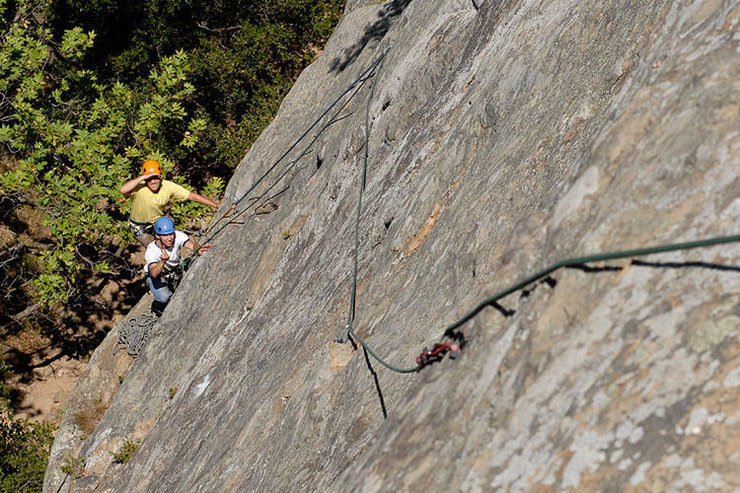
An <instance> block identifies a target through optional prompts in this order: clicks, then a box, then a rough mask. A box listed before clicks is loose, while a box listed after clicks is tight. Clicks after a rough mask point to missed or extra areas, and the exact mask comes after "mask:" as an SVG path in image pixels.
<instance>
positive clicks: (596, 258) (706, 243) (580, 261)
mask: <svg viewBox="0 0 740 493" xmlns="http://www.w3.org/2000/svg"><path fill="white" fill-rule="evenodd" d="M737 242H740V235H732V236H722V237H717V238H708V239H704V240H698V241H690V242H685V243H674V244H669V245H658V246H653V247H648V248H638V249H634V250H624V251H617V252H607V253H598V254H594V255H587V256H583V257H573V258H569V259H565V260H561V261H559V262H555V263H554V264H552V265H550V266H549V267H546V268H544V269H542V270H540V271H538V272H536V273H535V274H532V275H530V276H527V277H525V278H524V279H522V280H520V281H519V282H516V283H514V284H512V285H511V286H509V287H508V288H506V289H503V290H501V291H499V292H497V293H496V294H494V295H492V296H489V297H487V298H485V299H484V300H483V301H481V302H480V303H478V304H477V305H476V306H475V307H473V308H472V309H471V310H469V311H468V312H467V313H465V314H464V315H463V316H462V317H461V318H460V319H458V320H457V321H455V322H453V323H451V324H450V325H448V326H447V327H446V328H445V330H444V333H443V335H442V338H440V339H444V338H450V339H453V340H455V341H458V340H460V339H461V337H460V335H459V334H458V333H457V332H456V330H457V329H459V328H460V327H461V326H462V325H463V324H465V323H466V322H468V321H469V320H470V319H472V318H473V317H475V316H476V315H477V314H478V313H480V311H481V310H483V309H484V308H485V307H487V306H491V305H494V304H495V303H496V302H497V301H498V300H500V299H501V298H504V297H505V296H508V295H510V294H512V293H514V292H516V291H519V290H520V289H524V288H525V287H527V286H529V285H530V284H532V283H534V282H536V281H538V280H540V279H542V278H544V277H546V276H548V275H549V274H552V273H553V272H554V271H556V270H558V269H560V268H563V267H573V266H582V265H584V264H588V263H593V262H603V261H607V260H616V259H623V258H629V257H642V256H645V255H651V254H656V253H664V252H672V251H678V250H691V249H694V248H703V247H710V246H715V245H721V244H726V243H737ZM349 333H350V334H351V335H352V337H353V338H354V339H356V340H357V341H358V342H359V343H360V344H361V345H362V347H364V348H365V349H366V350H367V352H368V353H369V354H370V355H371V356H372V357H373V358H375V360H376V361H377V362H378V363H380V364H381V365H383V366H385V367H386V368H388V369H389V370H391V371H394V372H397V373H413V372H416V371H419V370H420V369H421V368H423V367H424V366H425V364H424V361H423V359H424V355H425V354H426V353H429V352H430V351H427V350H425V351H424V352H422V354H421V355H420V356H419V358H417V365H416V366H415V367H412V368H399V367H396V366H394V365H392V364H390V363H388V362H386V361H385V360H383V359H382V358H380V357H379V356H378V355H377V354H376V353H375V351H373V350H372V349H371V348H370V347H369V346H368V345H367V344H366V343H365V342H364V341H363V340H362V339H360V338H358V337H357V334H356V333H355V332H354V330H352V328H351V327H350V328H349ZM443 346H449V345H445V344H441V343H440V344H437V345H436V346H435V348H438V347H443ZM432 352H433V351H432ZM435 356H436V354H435ZM440 359H441V358H440ZM438 360H439V359H435V361H438Z"/></svg>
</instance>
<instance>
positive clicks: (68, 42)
mask: <svg viewBox="0 0 740 493" xmlns="http://www.w3.org/2000/svg"><path fill="white" fill-rule="evenodd" d="M94 39H95V31H90V32H88V33H85V32H83V31H82V28H81V27H74V28H72V29H69V30H67V31H65V32H64V35H63V36H62V46H61V50H60V51H61V52H62V56H64V57H65V58H67V59H68V60H74V61H79V60H81V59H82V57H83V56H84V55H85V52H87V51H88V50H89V49H90V48H92V46H93V40H94Z"/></svg>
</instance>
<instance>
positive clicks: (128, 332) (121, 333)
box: [118, 313, 157, 358]
mask: <svg viewBox="0 0 740 493" xmlns="http://www.w3.org/2000/svg"><path fill="white" fill-rule="evenodd" d="M156 322H157V317H156V316H154V315H152V314H151V313H144V314H142V315H139V316H138V317H131V318H127V319H126V320H124V321H123V322H122V323H121V325H120V327H119V328H118V344H122V345H124V346H126V351H127V352H128V354H130V355H131V356H133V357H134V358H137V357H138V356H139V354H141V350H142V349H144V346H146V345H147V343H148V342H149V336H150V335H151V333H152V327H154V324H155V323H156Z"/></svg>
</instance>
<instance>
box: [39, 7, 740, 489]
mask: <svg viewBox="0 0 740 493" xmlns="http://www.w3.org/2000/svg"><path fill="white" fill-rule="evenodd" d="M739 20H740V6H738V3H737V2H733V1H721V0H703V1H701V0H699V1H695V2H672V1H654V2H617V1H613V0H609V1H603V2H586V1H571V2H547V1H544V2H540V1H526V0H522V1H511V2H494V1H492V0H475V1H472V0H465V1H463V0H427V1H411V0H393V1H388V2H384V3H380V2H373V1H362V0H356V1H351V2H348V5H347V12H346V13H345V17H344V19H343V21H342V23H341V24H340V26H339V27H338V29H337V31H336V32H335V34H334V35H333V37H332V39H331V40H330V42H329V44H328V46H327V47H326V49H325V51H324V53H323V55H322V56H321V58H320V59H319V60H318V61H317V62H316V63H314V64H313V65H312V66H311V67H309V68H308V69H307V70H306V71H305V72H304V73H303V74H302V76H301V77H300V79H299V80H298V82H297V83H296V85H295V87H294V89H293V90H292V91H291V93H290V94H289V95H288V97H287V98H286V100H285V102H284V103H283V105H282V107H281V110H280V112H279V114H278V115H277V117H276V118H275V121H274V122H273V123H272V125H271V126H270V127H269V128H268V129H267V130H266V131H265V132H264V133H263V135H262V136H261V138H260V139H259V140H258V141H257V143H256V144H255V145H254V146H253V147H252V149H251V150H250V151H249V153H248V154H247V156H246V157H245V159H244V161H243V162H242V163H241V165H240V166H239V168H238V170H237V172H236V174H235V176H234V178H233V179H232V181H231V183H230V184H229V188H228V190H227V200H226V202H227V203H228V202H230V201H233V200H234V199H235V198H237V197H241V195H242V194H243V193H245V191H247V190H249V188H250V186H251V185H252V184H253V183H255V181H256V180H257V179H258V178H259V177H260V176H262V175H263V173H265V171H267V170H268V169H269V168H270V166H271V165H272V164H273V163H275V162H276V161H277V159H278V158H279V157H280V155H281V154H282V153H283V152H284V151H285V150H286V149H288V148H289V146H290V145H291V144H292V143H293V142H294V141H295V139H296V138H298V137H299V136H300V135H301V134H302V133H303V132H304V131H305V130H306V129H308V128H309V126H310V125H311V124H312V123H313V122H314V120H315V118H316V117H317V116H318V115H319V114H320V113H321V111H322V110H323V109H324V108H326V107H328V106H329V104H330V103H331V102H332V101H333V100H334V99H335V98H336V97H337V96H338V95H339V94H340V93H341V92H342V90H343V89H344V88H346V87H347V86H348V84H350V83H351V82H352V81H353V80H354V79H355V78H356V77H357V76H358V74H360V73H361V72H362V71H363V70H364V69H365V68H366V67H368V66H369V65H370V64H371V63H372V62H373V61H374V60H376V59H377V57H378V56H379V55H380V54H381V53H382V52H384V51H385V50H387V56H386V58H385V60H384V62H383V65H382V67H381V68H380V69H379V70H378V71H377V75H376V77H377V86H376V88H375V93H374V95H373V97H372V100H371V103H370V106H369V116H370V120H371V127H370V133H369V146H368V149H367V150H368V173H367V186H366V189H365V192H364V196H363V204H362V214H361V222H360V242H359V243H360V249H359V272H358V296H357V303H356V309H357V312H356V320H355V324H354V327H355V330H356V331H357V332H358V334H359V335H360V336H361V337H363V338H364V339H365V340H366V341H367V342H368V343H369V344H370V345H371V346H372V347H373V348H374V349H375V350H376V351H377V352H378V353H379V354H380V355H382V356H383V357H385V358H387V359H388V360H389V361H390V362H392V363H394V364H398V365H399V366H406V367H408V366H413V365H414V359H415V357H416V355H418V354H419V352H420V351H421V349H422V348H423V347H425V346H430V345H432V344H433V343H435V342H436V341H437V340H438V339H439V337H440V335H441V334H442V332H443V330H444V327H445V326H446V325H447V324H449V323H451V322H453V321H455V320H457V319H458V318H459V317H460V316H462V315H463V314H464V313H466V312H467V311H468V310H469V309H470V308H471V307H473V306H474V305H476V304H477V303H478V302H480V301H481V300H482V299H484V298H485V297H486V296H488V295H490V294H492V293H493V292H496V291H498V290H500V289H503V288H505V287H507V286H508V285H510V284H512V283H513V282H515V281H517V280H519V279H521V278H523V277H525V276H526V275H529V274H531V273H532V272H534V271H535V270H537V269H539V268H541V267H545V266H547V265H549V264H551V263H553V262H555V261H558V260H561V259H563V258H567V257H573V256H577V255H583V254H588V253H597V252H600V251H613V250H622V249H629V248H635V247H643V246H650V245H654V244H662V243H675V242H681V241H689V240H694V239H700V238H705V237H714V236H722V235H729V234H737V233H738V231H740V199H739V198H738V196H739V195H740V194H739V192H740V183H739V181H738V170H739V169H740V166H738V161H739V160H738V155H740V154H739V151H740V149H739V147H740V138H739V137H738V129H739V128H740V127H739V126H738V122H739V121H740V118H739V115H738V113H739V112H740V102H739V101H738V99H739V98H738V95H739V94H740V82H738V81H740V73H739V72H740V70H739V68H740V63H739V62H740V57H739V56H738V49H739V46H738V41H739V40H740V37H738V34H737V32H738V21H739ZM373 80H374V79H371V80H368V81H367V82H366V83H365V84H364V85H363V86H362V87H360V88H359V90H358V92H357V93H356V94H355V95H354V96H353V97H349V96H351V95H352V94H354V93H350V95H348V97H346V98H345V99H344V100H342V101H347V104H346V106H345V107H344V109H343V110H342V111H341V112H340V113H339V114H338V115H337V116H336V117H335V118H334V120H333V122H332V123H331V124H330V125H328V123H329V121H328V117H327V118H326V119H324V120H322V121H321V123H320V124H319V125H318V126H317V127H316V128H315V129H314V130H313V131H312V132H311V133H309V135H308V136H307V138H306V139H304V140H303V141H302V142H301V143H299V145H298V146H296V148H295V149H294V150H293V151H292V152H291V153H290V154H289V155H288V156H287V158H286V159H284V160H282V161H280V162H279V163H278V165H277V166H276V167H275V169H274V170H273V171H272V172H271V173H270V174H268V175H267V176H266V178H265V179H264V180H263V181H262V182H261V184H260V187H258V190H265V189H266V188H267V187H269V186H270V185H272V184H273V183H274V182H275V180H276V179H277V178H278V177H279V176H280V175H281V174H282V173H286V174H285V177H284V178H283V179H282V181H281V182H280V183H278V184H277V185H276V186H275V187H274V188H273V189H271V190H270V191H269V192H268V193H267V196H268V197H271V198H270V202H271V203H273V204H274V205H277V209H275V208H274V207H269V208H268V209H270V211H271V212H269V213H267V214H251V213H247V214H243V215H241V216H240V217H239V219H238V223H239V224H233V225H231V226H229V227H227V228H226V229H224V230H223V232H222V233H220V234H219V236H217V238H216V239H215V240H214V244H213V248H212V249H211V251H209V252H208V253H207V254H206V255H205V256H204V257H203V258H201V259H200V260H199V261H198V262H197V263H196V264H195V265H194V266H193V267H192V268H191V269H190V271H189V273H188V275H187V276H186V278H185V280H184V281H183V283H182V285H181V286H180V288H179V291H178V292H177V293H176V295H175V296H174V297H173V300H172V301H171V303H170V306H169V307H168V308H167V310H166V312H165V314H164V315H163V317H162V318H161V319H160V322H159V324H158V325H157V330H156V335H155V337H154V339H153V340H152V341H151V342H150V344H149V346H148V347H147V348H146V349H145V351H144V354H143V355H142V356H141V357H140V358H139V359H138V360H136V362H135V363H134V364H133V366H132V367H131V370H130V373H129V375H128V376H127V377H126V379H125V381H124V383H123V385H122V386H121V388H120V389H119V390H118V393H117V394H116V396H115V398H114V399H113V402H112V404H111V407H110V408H109V410H108V411H107V413H106V414H105V415H104V416H103V418H102V420H101V421H100V423H99V425H98V426H97V428H96V430H95V432H94V433H92V434H91V435H90V436H89V438H88V439H87V440H86V441H85V442H84V445H83V446H82V448H81V450H80V451H79V454H81V455H84V456H85V457H86V458H87V467H86V475H87V476H86V477H83V478H81V479H79V480H77V481H68V482H66V483H65V484H64V485H63V486H62V491H64V490H67V489H69V490H71V491H121V492H123V491H193V490H203V491H296V490H299V491H305V490H311V491H348V490H360V491H396V490H400V491H411V490H414V491H420V490H433V491H434V490H437V491H443V490H463V491H491V490H496V489H501V490H507V491H524V490H536V491H554V490H558V491H562V490H564V491H571V490H632V489H634V490H652V491H676V490H698V491H702V490H704V491H732V490H734V489H735V488H737V487H738V486H739V485H740V476H739V475H738V471H740V445H738V444H740V423H739V421H740V351H739V348H740V345H739V344H738V327H739V326H740V323H739V322H740V296H739V295H740V273H739V269H738V259H739V258H740V248H738V246H737V245H734V244H733V245H725V246H717V247H711V248H705V249H700V250H692V251H685V252H678V253H669V254H661V255H654V256H649V257H644V258H642V259H640V260H641V261H642V263H640V264H630V262H629V261H619V262H617V261H615V262H610V263H609V264H607V265H591V266H590V268H584V269H580V270H578V269H566V270H561V271H558V272H556V273H554V274H553V276H552V278H553V279H552V280H553V281H555V282H554V283H553V282H550V283H549V284H548V283H539V284H536V285H535V286H533V287H530V289H529V290H528V291H527V292H526V293H525V294H526V296H523V295H521V292H520V293H516V294H514V295H511V296H509V297H507V298H506V299H504V300H502V301H501V307H500V308H501V310H496V309H494V308H489V309H486V310H485V311H483V312H482V313H481V314H479V315H478V316H476V317H475V318H473V319H472V320H471V321H470V322H468V323H467V324H465V325H464V326H463V327H462V332H463V333H464V334H465V336H466V338H467V341H468V344H467V345H466V347H465V348H464V351H463V356H462V357H461V358H460V359H457V360H444V361H442V362H440V363H438V364H435V365H432V366H430V367H427V368H425V369H424V370H423V371H422V372H420V373H418V374H410V375H399V374H396V373H393V372H391V371H389V370H387V369H386V368H384V367H382V366H380V365H378V364H377V363H376V362H375V361H372V360H371V364H372V368H373V369H374V371H376V372H377V380H375V378H374V376H373V374H372V373H371V371H370V370H369V369H368V364H367V363H366V361H365V357H364V356H363V352H362V351H361V350H360V351H354V352H353V351H352V349H351V346H348V345H340V344H336V343H334V342H333V339H334V338H335V337H337V335H338V334H339V332H340V331H341V330H342V328H343V327H344V326H345V324H346V320H347V313H348V310H349V304H350V288H351V280H352V258H353V248H354V230H355V229H354V228H355V215H356V208H357V198H358V192H359V186H360V179H361V170H362V162H363V156H364V151H365V148H364V142H365V104H366V102H367V101H368V98H369V96H370V86H371V84H372V82H373ZM335 108H337V109H338V107H335ZM320 130H321V134H320V135H319V136H318V137H317V138H316V140H315V142H314V143H313V144H312V146H311V147H310V148H308V146H309V144H310V143H311V142H312V139H313V138H314V137H315V136H316V134H317V133H318V132H319V131H320ZM304 151H305V152H304ZM301 153H304V155H303V156H302V157H301V158H300V159H299V160H298V161H295V160H296V159H297V158H298V156H299V155H300V154H301ZM294 162H295V163H296V164H295V166H294V167H292V168H291V167H290V165H291V164H292V163H294ZM252 195H253V194H252ZM252 195H249V196H250V197H251V196H252ZM245 203H246V200H245V201H243V202H241V205H242V206H243V205H244V204H245ZM264 211H265V210H264V209H263V212H264ZM504 312H505V314H504ZM376 383H377V385H376ZM170 389H176V392H174V395H171V394H173V392H172V391H171V390H170ZM381 394H382V395H381ZM383 406H384V407H385V408H386V409H387V413H388V418H387V419H384V418H383V409H382V407H383ZM125 439H140V440H141V445H140V447H139V448H138V450H137V451H136V453H135V454H134V455H133V457H132V459H131V461H130V462H128V463H127V464H113V463H112V461H111V455H110V452H114V451H115V450H116V449H117V447H119V446H120V444H121V443H122V442H123V441H124V440H125ZM63 447H64V445H63V444H62V445H60V444H56V445H55V450H56V453H57V454H59V453H60V452H61V451H62V450H61V448H63ZM53 467H54V465H53V464H52V466H51V467H50V469H49V471H48V472H47V481H46V485H45V486H46V490H47V491H56V490H57V488H59V486H60V481H59V478H60V476H59V475H58V474H57V473H56V472H55V471H54V470H53Z"/></svg>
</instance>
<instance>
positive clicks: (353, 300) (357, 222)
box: [336, 61, 383, 359]
mask: <svg viewBox="0 0 740 493" xmlns="http://www.w3.org/2000/svg"><path fill="white" fill-rule="evenodd" d="M382 68H383V63H382V61H381V63H380V64H379V65H378V70H377V72H376V73H375V78H374V79H373V83H372V85H371V86H370V94H369V95H368V97H367V103H366V104H365V145H364V147H365V152H364V155H363V159H362V176H361V178H360V192H359V194H358V197H357V214H356V216H355V250H354V258H353V262H352V289H351V294H350V302H349V313H348V314H347V325H346V326H345V328H344V330H343V331H342V333H341V334H340V335H339V337H337V339H336V342H340V343H345V342H347V338H348V337H349V334H350V331H351V328H352V324H353V323H354V321H355V311H356V304H357V303H356V302H357V268H358V264H359V251H360V217H361V215H362V195H363V192H364V191H365V185H366V183H367V159H368V155H369V153H368V147H369V146H370V103H371V102H372V100H373V96H374V95H375V86H376V84H377V82H378V78H379V76H380V71H381V70H382ZM363 346H364V345H363ZM368 352H370V350H368ZM376 359H377V358H376Z"/></svg>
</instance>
